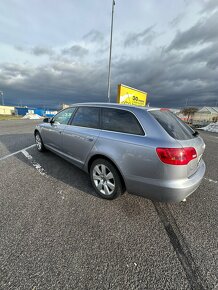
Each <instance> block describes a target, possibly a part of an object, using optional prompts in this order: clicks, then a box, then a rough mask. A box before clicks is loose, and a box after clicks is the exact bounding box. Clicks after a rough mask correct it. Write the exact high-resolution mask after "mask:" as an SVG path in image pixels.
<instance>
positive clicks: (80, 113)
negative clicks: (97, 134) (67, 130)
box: [72, 107, 100, 129]
mask: <svg viewBox="0 0 218 290" xmlns="http://www.w3.org/2000/svg"><path fill="white" fill-rule="evenodd" d="M99 113H100V109H99V108H95V107H79V108H78V110H77V111H76V113H75V115H74V118H73V122H72V125H74V126H80V127H88V128H95V129H99Z"/></svg>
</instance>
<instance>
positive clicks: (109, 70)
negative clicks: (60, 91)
mask: <svg viewBox="0 0 218 290" xmlns="http://www.w3.org/2000/svg"><path fill="white" fill-rule="evenodd" d="M114 6H115V0H112V15H111V39H110V54H109V65H108V90H107V97H108V102H109V103H110V101H111V99H110V94H111V55H112V43H113V25H114Z"/></svg>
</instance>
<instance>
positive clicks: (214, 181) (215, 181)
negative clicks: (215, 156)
mask: <svg viewBox="0 0 218 290" xmlns="http://www.w3.org/2000/svg"><path fill="white" fill-rule="evenodd" d="M204 179H206V180H207V181H209V182H213V183H218V181H217V180H213V179H210V178H207V177H204Z"/></svg>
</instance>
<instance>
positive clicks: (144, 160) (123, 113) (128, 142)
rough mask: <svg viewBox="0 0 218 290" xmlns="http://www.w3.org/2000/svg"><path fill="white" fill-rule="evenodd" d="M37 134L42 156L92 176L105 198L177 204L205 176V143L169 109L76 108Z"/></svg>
mask: <svg viewBox="0 0 218 290" xmlns="http://www.w3.org/2000/svg"><path fill="white" fill-rule="evenodd" d="M34 134H35V140H36V145H37V148H38V150H39V151H44V150H45V149H49V150H51V151H53V152H54V153H56V154H58V155H60V156H61V157H63V158H64V159H66V160H68V161H69V162H71V163H73V164H74V165H76V166H78V167H79V168H81V169H83V170H84V171H86V172H87V173H89V175H90V178H91V182H92V185H93V187H94V188H95V190H96V192H97V193H98V194H99V195H100V196H101V197H103V198H107V199H113V198H115V197H116V196H118V195H120V194H122V193H123V192H124V191H125V190H127V191H128V192H130V193H134V194H138V195H143V196H145V197H147V198H150V199H153V200H158V201H175V202H179V201H182V200H184V199H185V198H186V197H187V196H189V195H190V194H191V193H193V192H194V191H195V190H196V189H197V188H198V186H199V184H200V182H201V180H202V178H203V176H204V174H205V163H204V161H203V159H202V154H203V153H204V150H205V144H204V141H203V140H202V138H201V137H200V136H199V135H198V133H197V132H196V131H194V130H192V129H191V128H190V127H189V126H188V125H186V124H185V123H184V122H182V121H181V120H180V119H179V118H177V117H176V116H175V115H174V114H173V113H171V112H170V111H169V110H166V109H156V108H149V107H134V106H128V105H118V104H111V103H83V104H75V105H74V106H72V107H69V108H67V109H65V110H62V111H60V112H59V113H58V114H57V115H56V116H54V117H53V118H52V119H48V118H45V119H44V122H43V123H42V124H40V125H37V126H36V129H35V132H34Z"/></svg>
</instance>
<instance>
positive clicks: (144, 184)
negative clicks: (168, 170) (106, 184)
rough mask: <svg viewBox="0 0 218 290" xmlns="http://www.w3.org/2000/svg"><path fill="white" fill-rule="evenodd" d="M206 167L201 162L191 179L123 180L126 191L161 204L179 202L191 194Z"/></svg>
mask: <svg viewBox="0 0 218 290" xmlns="http://www.w3.org/2000/svg"><path fill="white" fill-rule="evenodd" d="M205 170H206V166H205V163H204V161H203V160H201V162H200V164H199V167H198V170H197V171H196V172H195V174H193V175H192V176H191V177H189V178H186V179H180V180H157V179H150V178H142V177H137V178H135V177H134V178H130V177H127V178H126V179H125V182H126V188H127V191H128V192H130V193H133V194H137V195H142V196H144V197H147V198H150V199H152V200H157V201H163V202H180V201H182V200H183V199H185V198H186V197H188V196H189V195H190V194H192V193H193V192H194V191H195V190H196V189H197V188H198V187H199V185H200V183H201V180H202V179H203V177H204V174H205Z"/></svg>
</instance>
